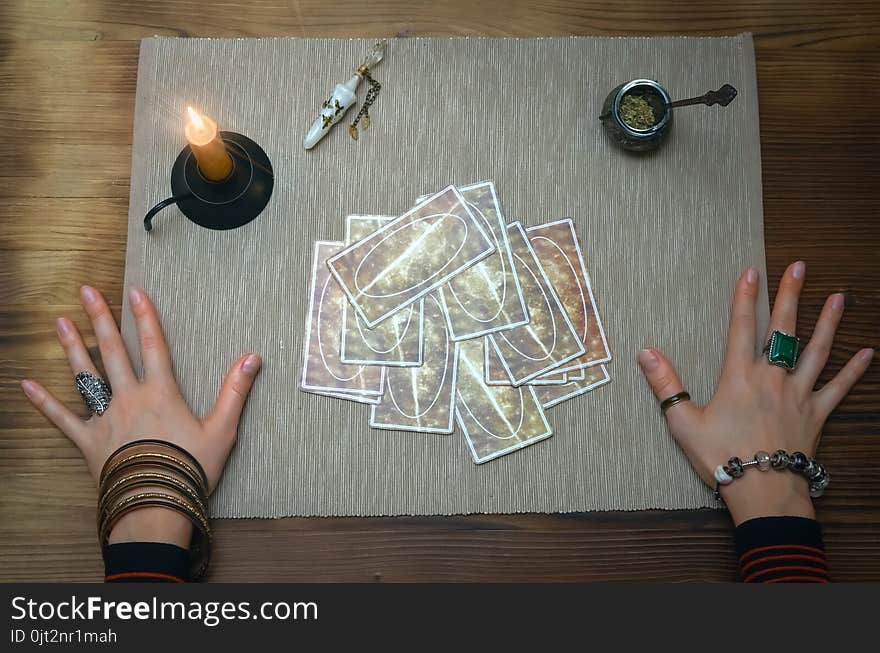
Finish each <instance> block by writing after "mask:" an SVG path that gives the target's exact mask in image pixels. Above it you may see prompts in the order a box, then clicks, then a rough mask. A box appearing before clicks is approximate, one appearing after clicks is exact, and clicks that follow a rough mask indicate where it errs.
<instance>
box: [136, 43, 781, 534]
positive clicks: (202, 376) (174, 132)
mask: <svg viewBox="0 0 880 653" xmlns="http://www.w3.org/2000/svg"><path fill="white" fill-rule="evenodd" d="M371 45H372V41H368V40H357V39H355V40H334V39H316V40H305V39H254V40H252V39H234V40H226V39H216V40H215V39H174V38H154V39H146V40H144V41H143V43H142V45H141V55H140V67H139V74H138V85H137V108H136V111H135V118H134V149H133V156H132V173H131V205H130V214H129V231H128V253H127V259H126V275H125V283H126V287H128V286H131V285H134V284H137V285H142V286H144V287H145V288H146V289H147V290H148V291H149V293H150V294H151V295H152V296H153V297H154V299H155V301H156V303H157V305H158V308H159V311H160V313H161V316H162V321H163V324H164V326H165V329H166V333H167V335H168V339H169V341H170V344H171V348H172V351H173V354H174V360H175V366H176V371H177V374H178V377H179V378H180V379H181V382H182V386H183V392H184V394H185V395H186V397H187V399H188V400H189V401H190V403H191V405H192V406H193V407H194V408H195V409H196V410H197V411H205V410H207V408H208V407H209V406H210V404H211V402H212V401H213V398H214V396H215V393H216V390H217V387H218V384H219V382H220V379H221V378H222V375H223V373H224V371H225V369H226V367H227V366H228V365H229V364H230V363H231V361H232V360H233V359H234V358H235V357H236V356H238V355H239V354H240V353H242V352H244V351H257V352H260V353H261V354H262V355H263V357H264V359H265V366H264V368H263V371H262V373H261V374H260V377H259V380H258V381H257V384H256V386H255V388H254V391H253V394H252V396H251V398H250V402H249V404H248V407H247V410H246V413H245V416H244V419H243V421H242V424H241V429H240V432H239V433H240V435H239V441H238V446H237V447H236V449H235V451H234V452H233V454H232V457H231V458H230V460H229V464H228V466H227V468H226V473H225V475H224V476H223V480H222V482H221V484H220V487H219V488H218V489H217V492H216V493H215V495H214V497H213V502H212V514H213V515H214V516H216V517H278V516H284V515H395V514H455V513H481V512H487V513H507V512H524V511H526V512H531V511H534V512H566V511H577V510H604V509H624V510H632V509H642V508H696V507H700V506H709V505H712V499H711V493H710V492H709V491H708V490H707V489H706V488H705V487H703V486H702V484H701V483H700V482H699V480H698V479H697V478H696V476H694V474H693V473H692V472H691V471H690V469H689V467H688V464H687V462H686V460H685V459H684V457H683V456H682V454H681V453H680V452H679V451H678V450H677V449H676V447H675V445H674V444H673V442H672V441H671V439H670V438H669V436H668V434H667V431H666V428H665V425H664V423H663V420H662V418H661V416H660V414H659V411H658V410H657V404H656V402H655V401H654V399H653V397H652V395H651V392H650V390H649V389H648V387H647V385H646V384H645V382H644V380H643V379H642V376H641V372H640V371H639V369H638V367H637V365H636V353H637V351H638V349H639V348H640V346H642V345H643V344H646V343H647V344H653V345H657V346H660V347H663V348H664V349H665V351H666V352H668V354H669V356H670V357H671V358H672V359H673V360H675V361H676V362H677V363H678V365H679V367H680V370H681V372H682V374H683V376H684V379H685V381H686V385H687V387H688V389H689V390H690V391H691V394H692V395H693V396H694V398H695V399H696V400H698V401H704V400H706V399H707V398H708V397H709V396H710V394H711V390H712V388H713V386H714V383H715V380H716V377H717V374H718V370H719V366H720V362H721V358H722V354H723V346H724V338H725V334H726V330H727V319H728V311H729V308H728V306H729V299H730V294H731V289H732V287H733V284H734V281H735V279H736V277H737V275H738V273H739V272H740V270H741V269H742V268H744V267H745V266H747V265H749V264H755V265H757V266H758V268H759V269H760V270H761V271H762V278H763V270H764V245H763V219H762V208H761V168H760V165H761V160H760V144H759V134H758V102H757V89H756V81H755V63H754V52H753V47H752V39H751V37H750V36H748V35H743V36H737V37H730V38H547V39H433V38H432V39H400V40H392V41H390V42H389V44H388V50H387V54H386V57H385V61H383V62H382V64H381V65H380V66H379V67H378V68H377V69H376V70H375V75H376V77H377V78H378V79H379V80H380V81H381V82H382V85H383V89H382V93H381V94H380V96H379V99H378V102H377V103H376V105H375V106H374V108H373V110H372V111H371V116H372V118H373V120H372V122H373V124H372V126H371V127H370V129H369V130H368V131H367V132H363V133H362V134H361V138H360V141H358V142H357V143H355V142H352V140H351V138H350V137H349V135H348V131H347V123H348V122H350V120H351V119H352V118H353V113H352V115H351V116H349V119H348V120H347V121H346V122H345V123H343V124H342V125H340V126H339V127H337V128H335V129H334V130H333V131H332V133H331V134H330V135H329V136H327V138H325V140H324V141H322V142H321V143H320V144H319V146H318V147H317V148H315V150H313V151H310V152H306V151H304V150H303V148H302V139H303V136H304V134H305V131H306V130H307V128H308V126H309V124H310V123H311V121H312V120H313V118H314V117H315V115H316V112H317V110H318V108H319V106H320V104H321V102H322V101H323V100H324V99H325V98H326V97H327V96H328V94H329V92H330V91H331V90H332V88H333V86H334V85H335V84H336V83H337V82H340V81H343V80H346V79H348V77H349V76H350V74H351V71H352V68H353V67H354V66H356V65H357V64H358V63H359V61H360V60H361V59H362V57H363V56H364V55H365V54H366V53H367V52H368V50H369V49H370V46H371ZM637 77H650V78H654V79H657V80H659V81H661V82H662V83H663V84H664V85H665V86H666V87H667V88H668V89H669V90H670V92H671V93H672V94H673V96H675V97H689V96H692V95H697V94H701V93H703V92H705V91H707V90H709V89H715V88H718V87H719V86H721V84H722V83H724V82H730V83H732V84H733V85H734V86H736V87H737V89H739V91H740V94H739V97H737V99H736V100H735V101H734V102H733V104H731V105H730V106H729V107H727V108H725V109H719V108H718V107H712V108H706V107H692V108H687V109H681V110H677V111H676V115H675V125H674V127H673V130H674V131H673V133H672V137H671V139H670V140H669V142H668V143H667V144H666V145H665V147H664V148H663V149H662V150H661V151H660V152H658V153H656V154H654V155H649V156H645V157H638V156H633V155H628V154H625V153H623V152H621V151H619V150H618V149H616V148H615V147H614V146H613V145H612V144H611V143H610V142H609V141H608V140H607V139H606V137H605V135H604V133H603V131H602V129H601V126H600V123H599V121H598V119H597V116H598V114H599V112H600V107H601V103H602V101H603V99H604V98H605V96H606V94H607V93H608V92H609V91H610V90H611V89H612V88H613V87H614V86H616V85H617V84H619V83H621V82H624V81H628V80H630V79H633V78H637ZM362 92H363V90H362ZM188 104H192V105H194V106H196V107H198V108H200V109H201V110H202V111H204V112H205V113H207V114H208V115H210V116H211V117H213V118H214V119H215V120H217V122H218V124H219V125H220V126H221V129H227V130H233V131H238V132H241V133H243V134H245V135H247V136H249V137H251V138H253V139H254V140H256V141H257V142H259V143H260V144H261V145H262V146H263V147H264V148H265V150H266V152H267V153H268V154H269V156H270V158H271V159H272V163H273V166H274V169H275V174H276V185H275V191H274V195H273V197H272V200H271V203H270V205H269V207H268V209H267V210H266V212H265V213H264V214H263V215H262V216H260V218H259V219H257V220H256V221H254V222H252V223H250V224H248V225H246V226H245V227H242V228H241V229H238V230H235V231H230V232H214V231H209V230H206V229H202V228H200V227H197V226H195V225H194V224H192V223H190V222H189V221H187V220H186V219H185V218H183V216H182V215H181V214H180V213H179V211H178V210H177V209H176V208H173V207H172V208H170V209H166V210H165V212H163V213H162V214H160V216H159V217H158V218H157V219H156V220H155V227H154V230H153V232H152V233H150V234H147V233H145V232H144V230H143V227H142V225H141V221H142V219H143V216H144V213H145V212H146V211H147V209H148V208H149V207H150V206H152V205H153V204H154V203H156V202H157V201H158V200H160V199H163V198H165V197H167V196H168V195H169V190H170V189H169V174H170V169H171V164H172V162H173V161H174V158H175V157H176V156H177V154H178V152H179V151H180V149H181V148H182V147H183V145H184V144H185V141H184V136H183V126H184V118H183V113H184V109H185V107H186V106H187V105H188ZM484 179H492V180H494V181H495V183H496V185H497V189H498V193H499V197H500V199H501V202H502V204H503V208H504V211H505V213H506V216H507V219H508V221H513V220H520V221H522V222H523V224H524V225H525V226H530V225H534V224H538V223H541V222H546V221H549V220H553V219H558V218H562V217H568V216H570V217H572V218H573V219H574V221H575V223H576V225H577V229H578V232H579V234H580V236H581V239H582V240H583V242H584V249H585V257H586V260H587V265H588V267H589V269H590V271H591V274H592V278H593V284H594V290H595V292H596V295H597V300H598V302H599V305H600V310H601V314H602V318H603V321H604V324H605V327H606V329H607V333H608V339H609V343H610V345H611V348H612V351H613V354H614V359H613V360H612V362H611V363H610V365H609V370H610V372H611V375H612V379H613V380H612V382H611V383H610V384H609V385H606V386H603V387H601V388H599V389H597V390H596V391H595V392H591V393H588V394H587V395H585V396H582V397H578V398H577V399H574V400H572V401H569V402H566V403H563V404H560V405H559V406H556V407H554V408H552V409H550V410H549V411H548V418H549V420H550V422H551V424H552V425H553V426H554V428H555V435H554V436H553V437H552V438H550V439H548V440H546V441H544V442H541V443H539V444H536V445H534V446H532V447H529V448H527V449H524V450H522V451H519V452H516V453H514V454H511V455H508V456H505V457H503V458H500V459H498V460H495V461H492V462H490V463H487V464H485V465H480V466H477V465H474V464H473V462H472V461H471V456H470V454H469V452H468V450H467V446H466V444H465V442H464V440H463V438H462V437H461V435H460V433H456V434H455V435H453V436H448V437H447V436H438V435H429V434H420V433H403V432H391V431H378V430H371V429H370V428H369V427H368V424H367V422H368V418H369V406H363V405H357V404H354V403H352V402H347V401H341V400H333V399H328V398H324V397H316V396H312V395H306V394H303V393H301V392H299V391H298V390H297V388H296V384H297V378H298V374H299V371H300V365H301V360H302V357H301V354H302V333H303V324H304V318H305V313H306V310H307V307H308V297H307V295H308V288H309V279H308V272H309V264H310V257H311V253H312V243H313V241H315V240H342V239H343V236H344V233H343V230H344V216H345V215H347V214H350V213H357V214H399V213H402V212H404V211H405V210H406V209H407V208H408V207H409V206H410V205H411V203H412V201H413V199H414V198H416V197H417V196H419V195H422V194H424V193H429V192H434V191H436V190H439V189H440V188H442V187H443V186H445V185H446V184H448V183H455V184H467V183H470V182H475V181H479V180H484ZM767 312H768V310H767V298H766V284H762V295H761V299H760V305H759V315H760V317H761V319H760V320H759V321H760V323H761V324H760V331H761V332H763V327H764V325H765V324H766V321H767ZM123 331H124V335H125V338H126V341H127V342H128V344H129V347H130V348H131V349H132V350H136V345H135V343H136V338H135V330H134V325H133V323H132V320H131V318H130V316H129V314H128V312H127V307H126V309H125V312H124V318H123ZM151 435H156V434H151Z"/></svg>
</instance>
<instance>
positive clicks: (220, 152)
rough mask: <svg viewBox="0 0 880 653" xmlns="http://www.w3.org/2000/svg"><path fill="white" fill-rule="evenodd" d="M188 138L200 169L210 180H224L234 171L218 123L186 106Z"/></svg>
mask: <svg viewBox="0 0 880 653" xmlns="http://www.w3.org/2000/svg"><path fill="white" fill-rule="evenodd" d="M186 112H187V114H189V121H188V122H187V123H186V130H185V131H186V140H187V141H189V144H190V147H191V149H192V152H193V155H194V156H195V157H196V161H197V162H198V164H199V170H201V172H202V174H203V175H204V176H205V178H206V179H209V180H210V181H223V180H224V179H226V178H227V177H228V176H229V175H230V173H231V172H232V158H231V157H230V156H229V153H228V152H227V151H226V146H225V145H224V143H223V139H222V138H220V135H219V133H218V131H217V123H216V122H214V121H213V120H211V119H210V118H209V117H208V116H203V115H201V114H200V113H199V112H198V111H196V110H195V109H193V108H192V107H187V108H186Z"/></svg>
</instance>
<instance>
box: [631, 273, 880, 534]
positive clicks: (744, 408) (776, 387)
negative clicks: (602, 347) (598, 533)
mask: <svg viewBox="0 0 880 653" xmlns="http://www.w3.org/2000/svg"><path fill="white" fill-rule="evenodd" d="M805 273H806V266H805V265H804V263H803V262H802V261H797V262H796V263H793V264H792V265H790V266H789V267H788V269H787V270H786V271H785V274H784V275H783V277H782V280H781V282H780V284H779V291H778V292H777V294H776V300H775V302H774V305H773V312H772V314H771V317H770V328H769V330H768V332H767V334H766V335H765V336H764V337H762V338H759V337H758V336H757V334H756V323H755V301H756V298H757V295H758V273H757V271H756V270H755V269H754V268H749V269H748V270H746V271H745V272H744V273H743V274H742V275H741V276H740V278H739V280H738V281H737V284H736V289H735V292H734V297H733V304H732V307H731V312H730V327H729V333H728V337H727V349H726V352H725V357H724V365H723V368H722V371H721V376H720V378H719V380H718V384H717V386H716V388H715V393H714V395H713V396H712V399H711V401H709V403H708V404H706V405H705V406H700V405H698V404H697V403H696V402H694V401H689V400H685V399H683V397H682V394H681V393H683V392H684V386H683V385H682V382H681V379H680V378H679V376H678V373H677V372H676V371H675V368H674V366H673V365H672V363H670V362H669V361H668V360H667V359H666V358H665V357H664V356H663V354H662V353H661V352H660V351H659V350H657V349H655V348H647V349H643V350H642V351H641V352H639V364H640V365H641V367H642V371H643V372H644V373H645V376H646V378H647V380H648V383H649V384H650V386H651V388H652V390H653V391H654V395H655V396H656V397H657V399H658V400H659V401H661V402H663V404H662V408H663V409H664V410H663V412H664V414H665V416H666V421H667V423H668V425H669V430H670V432H671V434H672V437H673V438H674V439H675V441H676V443H678V445H679V446H680V447H681V449H682V450H683V451H684V453H685V455H686V456H687V458H688V460H689V461H690V463H691V466H692V467H693V468H694V471H696V473H697V474H698V475H699V476H700V478H701V479H702V480H703V481H704V482H705V483H706V484H707V485H708V486H709V487H711V488H716V486H719V485H720V487H718V489H719V491H720V494H721V496H722V497H723V499H724V501H725V503H726V504H727V507H728V508H729V509H730V513H731V516H732V517H733V519H734V522H735V523H736V524H740V523H742V522H743V521H746V520H748V519H751V518H753V517H762V516H773V515H777V516H780V515H791V516H802V517H810V518H812V517H814V515H815V513H814V510H813V505H812V502H811V498H810V493H811V491H812V492H813V494H814V495H817V494H819V493H820V492H819V491H820V490H823V489H824V487H825V486H827V484H828V475H827V471H826V470H825V468H824V467H823V466H822V465H820V464H818V463H816V462H815V461H814V460H813V456H815V453H816V448H817V447H818V444H819V438H820V434H821V430H822V426H823V425H824V423H825V420H826V419H827V418H828V415H829V414H830V413H831V411H833V410H834V409H835V408H836V407H837V405H838V404H839V403H840V402H841V400H842V399H843V398H844V397H845V396H846V394H847V393H848V392H849V391H850V389H851V388H852V387H853V385H855V383H856V382H857V381H858V380H859V378H860V377H861V376H862V374H864V372H865V370H866V369H867V368H868V365H869V364H870V362H871V359H872V357H873V354H874V350H873V349H870V348H867V349H862V350H860V351H858V352H856V353H855V355H853V356H852V358H850V360H849V362H848V363H847V364H846V365H845V366H844V367H843V369H841V370H840V371H839V372H838V373H837V374H836V375H835V376H834V378H832V379H831V380H830V381H829V382H828V383H826V384H825V385H824V386H822V387H821V388H819V389H818V390H817V389H815V386H816V382H817V380H818V378H819V375H820V373H821V372H822V369H823V368H824V367H825V363H826V362H827V360H828V355H829V353H830V350H831V346H832V341H833V339H834V333H835V331H836V330H837V325H838V323H839V322H840V319H841V317H842V315H843V309H844V297H843V295H841V294H835V295H831V296H830V297H828V299H827V301H826V302H825V306H824V308H823V309H822V313H821V315H820V316H819V320H818V322H817V323H816V327H815V329H814V331H813V335H812V338H811V339H810V341H809V343H808V344H807V346H806V347H805V348H804V349H803V351H801V350H800V343H799V341H798V340H797V338H795V337H794V336H793V335H790V334H793V333H796V327H797V305H798V298H799V296H800V292H801V289H802V287H803V284H804V277H805ZM759 343H760V344H759ZM764 343H767V346H766V347H764V346H763V345H764ZM762 348H763V351H762ZM759 351H760V352H761V353H759ZM688 396H689V395H688ZM673 406H674V408H673ZM767 452H777V453H778V454H779V457H780V458H781V457H782V456H781V453H785V452H796V454H793V455H794V456H795V462H794V463H792V464H791V465H780V466H779V467H778V470H779V471H778V473H777V472H775V471H774V472H768V473H761V472H762V471H763V470H766V469H768V468H769V467H770V465H769V464H765V463H767V461H766V460H765V457H766V456H769V455H770V454H769V453H767ZM779 452H781V453H779ZM774 455H776V454H774ZM740 456H742V457H743V459H744V460H747V461H748V462H745V463H741V464H740V463H739V462H738V461H740V458H739V457H740ZM752 456H754V460H749V459H750V458H751V457H752ZM752 465H753V466H754V467H755V468H756V469H758V470H759V471H757V472H749V473H742V468H743V467H747V466H752ZM719 469H720V471H718V470H719ZM773 469H777V467H773ZM725 470H727V471H725ZM792 471H794V472H797V473H792ZM716 472H717V473H718V477H716ZM728 472H730V473H728ZM832 473H833V470H832ZM728 478H730V479H731V480H732V479H733V478H736V479H737V480H736V481H735V482H729V480H728Z"/></svg>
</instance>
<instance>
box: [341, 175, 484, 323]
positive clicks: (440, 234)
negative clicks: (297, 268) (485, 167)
mask: <svg viewBox="0 0 880 653" xmlns="http://www.w3.org/2000/svg"><path fill="white" fill-rule="evenodd" d="M494 251H495V246H494V245H493V244H492V242H491V241H490V240H489V237H488V236H487V235H486V233H485V232H484V230H483V227H482V226H481V225H480V224H479V222H478V221H477V220H476V219H475V218H474V216H473V215H472V214H471V212H470V210H469V209H468V207H467V204H466V202H465V200H464V198H463V197H462V196H461V194H460V193H459V192H458V190H456V189H455V187H453V186H447V187H446V188H445V189H443V190H442V191H440V192H439V193H437V194H436V195H433V196H432V197H430V198H428V199H427V200H426V201H425V202H423V203H421V204H419V205H417V206H415V207H414V208H412V209H410V210H409V211H407V212H406V213H404V214H403V215H402V216H400V217H399V218H396V219H395V220H392V221H391V222H390V223H388V224H387V225H385V226H383V227H381V228H380V229H379V230H378V231H376V232H374V233H373V234H372V235H370V236H369V237H367V238H365V239H363V240H361V241H360V242H357V243H355V244H353V245H350V246H349V247H347V248H346V249H344V250H343V251H341V252H339V253H338V254H336V255H334V256H332V257H331V258H330V259H329V260H328V261H327V265H328V266H329V267H330V272H331V274H333V276H334V277H335V278H336V280H337V281H338V282H339V285H340V286H342V289H343V291H344V292H345V294H346V296H347V297H348V299H349V301H350V302H351V304H352V306H353V307H354V308H355V310H356V311H357V313H358V315H359V316H360V317H361V318H363V320H364V324H366V326H367V327H368V328H373V327H375V326H376V325H377V324H379V323H380V322H382V320H384V319H386V318H387V317H389V316H390V315H393V314H394V313H396V312H397V311H399V310H401V309H403V308H406V307H407V306H409V305H410V304H412V303H414V302H416V301H418V300H419V299H421V298H422V297H424V296H425V295H427V294H428V293H430V292H431V291H433V290H434V289H435V288H438V287H439V286H442V285H443V284H444V283H446V282H447V281H449V280H450V279H451V278H453V277H454V276H456V275H457V274H460V273H461V272H462V271H464V270H466V269H467V268H469V267H470V266H472V265H473V264H474V263H476V262H477V261H480V260H482V259H484V258H486V257H487V256H489V255H490V254H492V253H493V252H494Z"/></svg>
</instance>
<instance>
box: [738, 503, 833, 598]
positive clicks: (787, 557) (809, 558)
mask: <svg viewBox="0 0 880 653" xmlns="http://www.w3.org/2000/svg"><path fill="white" fill-rule="evenodd" d="M736 553H737V555H738V556H739V572H740V578H741V579H742V581H743V582H744V583H780V582H800V583H827V582H829V581H830V580H831V576H830V575H829V573H828V562H827V561H826V559H825V545H824V544H823V543H822V528H821V526H819V522H817V521H815V520H813V519H806V518H804V517H759V518H757V519H750V520H748V521H746V522H743V523H742V524H740V525H739V526H737V528H736Z"/></svg>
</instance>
